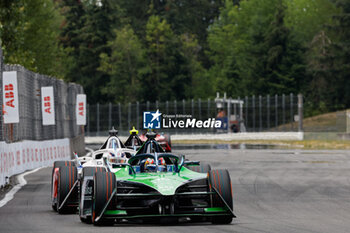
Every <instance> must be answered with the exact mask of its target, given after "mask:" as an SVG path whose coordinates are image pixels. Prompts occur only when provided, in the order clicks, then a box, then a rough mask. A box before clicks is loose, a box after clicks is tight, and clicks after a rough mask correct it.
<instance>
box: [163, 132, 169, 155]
mask: <svg viewBox="0 0 350 233" xmlns="http://www.w3.org/2000/svg"><path fill="white" fill-rule="evenodd" d="M164 137H165V141H166V142H167V143H168V145H169V147H170V150H169V151H166V152H171V137H170V135H169V134H165V135H164Z"/></svg>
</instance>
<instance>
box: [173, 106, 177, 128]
mask: <svg viewBox="0 0 350 233" xmlns="http://www.w3.org/2000/svg"><path fill="white" fill-rule="evenodd" d="M176 111H177V106H176V100H174V114H175V116H176ZM176 118H177V117H175V119H176ZM176 133H177V130H176V128H175V134H176Z"/></svg>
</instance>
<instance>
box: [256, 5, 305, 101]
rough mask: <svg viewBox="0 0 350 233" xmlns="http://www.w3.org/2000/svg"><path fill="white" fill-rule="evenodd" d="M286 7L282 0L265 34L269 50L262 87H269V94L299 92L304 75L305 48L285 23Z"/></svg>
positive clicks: (266, 45)
mask: <svg viewBox="0 0 350 233" xmlns="http://www.w3.org/2000/svg"><path fill="white" fill-rule="evenodd" d="M285 9H286V8H285V6H284V4H283V3H282V0H280V1H279V3H278V5H277V10H276V14H275V19H274V20H273V22H272V23H271V24H270V27H269V28H268V29H267V31H266V35H265V47H266V48H267V53H266V61H265V67H264V68H265V69H264V73H265V74H264V73H263V75H262V77H261V78H262V80H263V82H262V87H261V90H263V89H266V90H268V92H267V93H266V94H283V93H296V92H298V91H299V90H300V89H301V86H302V84H301V82H302V80H303V78H304V77H305V65H304V61H303V59H302V57H303V54H304V50H303V48H302V47H301V45H300V44H299V43H298V42H297V41H296V40H295V39H294V38H293V36H292V35H291V33H290V30H289V29H288V28H287V27H286V26H285V24H284V13H285ZM264 94H265V93H264Z"/></svg>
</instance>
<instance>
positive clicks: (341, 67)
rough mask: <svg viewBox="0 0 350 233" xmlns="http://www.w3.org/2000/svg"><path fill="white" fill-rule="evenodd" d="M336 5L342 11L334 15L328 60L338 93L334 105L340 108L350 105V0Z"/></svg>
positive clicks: (340, 1)
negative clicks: (332, 38) (332, 35)
mask: <svg viewBox="0 0 350 233" xmlns="http://www.w3.org/2000/svg"><path fill="white" fill-rule="evenodd" d="M336 6H337V7H339V8H341V9H342V12H341V13H339V14H335V15H334V16H333V19H334V21H335V24H334V25H331V26H330V30H331V32H332V33H333V34H334V35H335V36H334V40H333V43H332V45H331V51H330V54H331V56H330V57H329V59H328V62H329V64H331V65H332V66H330V67H332V69H331V70H330V72H331V73H332V76H333V77H334V79H333V80H332V85H334V86H335V88H336V93H337V95H335V96H333V101H332V105H333V106H337V108H338V109H339V108H344V107H350V2H349V1H347V0H337V1H336Z"/></svg>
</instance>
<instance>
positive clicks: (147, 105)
mask: <svg viewBox="0 0 350 233" xmlns="http://www.w3.org/2000/svg"><path fill="white" fill-rule="evenodd" d="M146 107H147V111H149V101H147V103H146Z"/></svg>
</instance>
